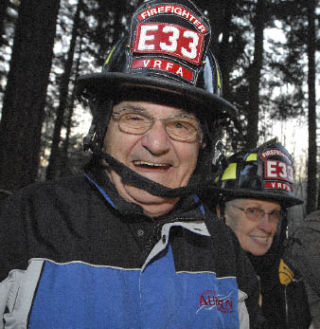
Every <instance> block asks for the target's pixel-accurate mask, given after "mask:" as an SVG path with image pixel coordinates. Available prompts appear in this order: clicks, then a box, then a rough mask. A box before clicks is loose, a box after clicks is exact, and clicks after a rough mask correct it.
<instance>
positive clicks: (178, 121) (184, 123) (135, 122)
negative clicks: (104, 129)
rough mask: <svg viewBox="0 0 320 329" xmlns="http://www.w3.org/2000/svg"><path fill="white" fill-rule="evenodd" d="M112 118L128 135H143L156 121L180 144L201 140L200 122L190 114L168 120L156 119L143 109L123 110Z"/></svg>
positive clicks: (182, 114) (179, 115)
mask: <svg viewBox="0 0 320 329" xmlns="http://www.w3.org/2000/svg"><path fill="white" fill-rule="evenodd" d="M112 118H113V119H114V120H116V121H118V124H119V129H120V130H121V131H123V132H125V133H127V134H133V135H143V134H145V133H146V132H147V131H149V130H150V129H151V128H152V126H153V125H154V123H155V122H156V120H160V121H162V124H163V126H164V129H165V131H166V133H167V134H168V136H169V137H170V138H172V139H174V140H177V141H180V142H187V143H193V142H196V141H200V140H201V136H202V134H201V129H200V124H199V121H198V120H197V119H196V118H195V117H194V116H192V115H190V114H188V113H181V114H178V115H176V116H174V117H171V118H167V119H156V118H154V117H152V116H151V115H149V114H148V113H146V112H144V110H143V109H139V108H138V109H122V110H120V111H119V112H113V113H112Z"/></svg>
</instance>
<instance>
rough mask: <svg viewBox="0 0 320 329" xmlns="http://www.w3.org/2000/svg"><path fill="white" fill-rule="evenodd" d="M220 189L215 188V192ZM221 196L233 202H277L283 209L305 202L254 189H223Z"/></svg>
mask: <svg viewBox="0 0 320 329" xmlns="http://www.w3.org/2000/svg"><path fill="white" fill-rule="evenodd" d="M216 189H218V190H219V188H215V190H216ZM220 194H221V195H223V199H224V200H225V201H228V200H232V199H247V198H250V199H259V200H266V201H276V202H279V203H280V204H281V205H282V206H283V207H285V208H290V207H293V206H297V205H301V204H303V201H302V200H301V199H299V198H295V197H291V196H287V195H284V194H281V193H276V192H266V191H254V190H252V189H245V188H241V189H237V190H234V189H228V188H223V189H220Z"/></svg>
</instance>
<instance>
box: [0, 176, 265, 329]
mask: <svg viewBox="0 0 320 329" xmlns="http://www.w3.org/2000/svg"><path fill="white" fill-rule="evenodd" d="M96 182H99V184H97V183H96ZM101 183H102V182H101V181H100V179H99V177H96V176H95V177H94V178H93V177H92V176H91V177H88V178H85V177H79V178H69V179H63V180H60V181H57V182H46V183H39V184H34V185H31V186H29V187H27V188H25V189H23V190H21V191H19V192H18V193H17V194H16V195H13V196H11V197H9V198H8V199H7V200H5V201H4V202H3V204H2V205H1V214H0V225H1V230H0V249H1V257H0V281H2V280H5V278H6V277H7V276H8V273H9V271H10V270H19V271H18V272H17V271H13V272H11V274H10V275H9V279H6V280H5V281H3V282H6V284H8V282H11V281H10V280H13V279H12V277H13V276H14V277H18V278H19V280H20V281H19V282H20V283H21V282H23V280H22V279H21V278H20V275H22V273H24V272H21V271H20V270H25V269H27V268H28V269H29V267H30V266H31V265H34V264H33V263H32V260H35V261H36V263H37V262H38V263H39V260H41V264H40V265H39V264H38V263H37V264H36V266H38V265H39V266H40V267H39V271H40V272H39V274H38V277H37V280H36V281H35V282H34V292H33V294H32V296H31V297H32V298H31V300H30V310H29V313H28V314H29V315H28V317H27V318H28V320H25V321H29V322H31V323H41V316H40V315H39V316H40V318H39V316H38V317H37V314H38V313H39V314H43V313H44V312H43V309H41V308H39V311H38V313H37V308H36V307H37V305H43V303H47V302H48V300H49V299H50V298H51V299H52V300H54V296H52V295H51V296H50V298H48V296H47V297H45V296H46V294H45V293H44V292H45V291H47V290H45V289H49V288H48V287H47V286H46V287H47V288H44V287H42V285H44V280H45V279H44V278H46V280H49V279H50V277H49V278H47V277H46V271H47V272H48V269H49V268H51V267H54V266H55V265H57V264H58V265H59V264H60V265H64V264H70V265H71V267H72V266H76V265H74V264H75V263H76V264H77V265H78V263H80V264H89V265H90V267H93V268H100V267H103V268H104V267H106V266H107V267H108V268H114V269H124V270H125V273H127V271H133V270H136V269H141V271H145V269H146V268H148V267H149V266H153V264H156V263H157V262H158V261H160V260H161V259H165V258H163V257H165V255H166V254H167V253H168V252H169V251H170V250H172V254H173V258H174V266H175V272H176V273H189V272H190V273H206V272H209V273H214V276H215V277H216V278H217V279H218V281H217V282H226V283H227V284H229V283H228V282H229V281H230V280H231V281H230V282H232V280H233V279H232V278H235V279H236V281H233V282H235V284H236V286H238V289H240V290H241V291H243V292H245V293H246V294H247V295H248V298H247V300H246V301H245V302H246V306H247V309H248V312H249V315H250V323H251V324H250V328H264V320H263V318H262V317H261V316H260V311H259V309H258V308H257V297H258V296H257V291H258V290H257V282H256V278H255V275H254V273H253V271H252V268H251V265H250V263H249V261H248V260H247V258H246V257H245V255H244V253H243V251H242V250H241V248H240V247H239V244H238V241H237V239H236V237H235V236H234V234H233V233H232V232H231V231H230V229H228V228H227V227H226V226H225V225H224V224H223V223H222V222H221V221H220V220H218V219H216V218H215V217H214V216H213V215H212V214H210V213H209V212H208V210H207V209H205V208H204V206H203V205H202V204H201V203H200V201H199V199H198V198H197V197H196V196H190V197H187V198H184V199H182V200H180V202H179V203H178V205H177V207H176V208H175V210H174V211H172V212H171V213H170V214H168V215H166V216H163V217H162V218H157V219H156V220H151V219H150V218H148V217H146V216H144V215H143V212H142V209H141V208H140V207H139V206H137V205H134V204H130V203H127V202H125V201H124V200H123V199H121V198H120V197H119V195H118V194H117V192H116V190H115V189H114V187H113V185H112V184H111V183H110V182H108V181H106V182H103V185H102V184H101ZM204 222H205V226H204V227H203V226H202V227H201V225H202V224H201V223H204ZM199 225H200V226H199ZM166 227H169V228H170V232H169V231H168V234H167V235H166V234H164V233H163V232H164V231H165V228H166ZM206 228H207V229H208V231H209V232H210V234H211V236H210V235H209V233H208V234H205V233H204V232H200V231H201V230H203V229H204V231H205V230H206ZM197 231H199V234H197ZM169 233H170V234H169ZM161 241H162V242H163V244H164V245H165V246H167V249H164V250H163V251H159V253H158V254H157V253H155V251H154V250H155V249H157V248H156V246H157V245H160V244H161ZM169 246H170V247H169ZM153 253H154V256H153V258H152V257H151V256H150V255H152V254H153ZM148 259H149V260H148ZM28 264H29V267H28ZM160 268H161V267H160ZM52 271H53V272H52ZM55 271H56V269H51V272H50V273H55ZM27 272H28V271H27ZM27 272H26V273H27ZM64 275H65V274H63V277H64ZM76 278H77V275H76V276H75V278H73V279H72V280H74V279H76ZM229 278H230V279H229ZM222 279H223V280H222ZM201 280H202V279H201V278H200V281H201ZM13 281H14V280H13ZM200 281H199V283H200ZM20 283H19V284H20ZM72 283H73V281H71V284H72ZM6 284H5V285H4V291H5V288H6ZM10 284H11V283H10ZM75 284H76V283H75ZM79 284H81V285H83V284H84V285H86V282H85V281H84V282H82V283H81V282H80V283H79ZM231 284H232V285H233V284H234V283H231ZM69 285H70V282H69ZM15 286H16V282H14V285H13V287H15ZM49 287H51V288H52V285H49ZM121 287H122V286H121ZM221 287H223V285H222V286H221ZM2 288H3V287H2ZM0 289H1V287H0ZM8 289H9V290H10V291H11V292H10V294H11V293H12V289H13V288H12V286H11V285H10V286H9V288H8ZM66 289H67V287H64V288H63V289H62V290H61V291H62V292H61V293H63V292H64V291H66ZM74 290H75V289H72V290H71V292H70V293H73V292H74ZM78 290H79V289H78ZM129 290H130V289H129V288H128V291H129ZM53 291H56V290H53ZM173 291H175V290H173ZM51 292H52V291H51ZM170 293H171V294H172V292H170ZM19 294H20V295H19ZM41 294H42V295H41ZM43 294H44V295H43ZM119 294H120V295H121V296H123V294H124V292H122V293H120V292H118V294H117V296H120V295H119ZM210 294H211V295H210ZM21 295H22V293H21V291H20V293H19V287H18V288H17V296H19V297H20V296H21ZM17 296H16V297H17ZM41 296H42V297H41ZM43 296H44V297H43ZM214 296H217V295H216V292H215V291H211V292H210V291H209V292H208V291H203V292H202V294H201V297H200V302H199V303H200V306H201V307H200V308H199V309H202V308H204V309H206V306H208V309H209V308H210V307H209V306H210V305H211V304H210V305H207V304H206V303H207V302H208V301H209V302H210V303H216V302H217V300H216V301H213V298H214ZM219 296H220V297H215V298H218V300H219V301H221V303H223V302H222V300H223V298H222V299H221V295H219ZM60 297H61V296H60ZM80 297H81V296H80ZM80 297H79V296H78V297H77V298H80ZM1 298H4V295H3V296H1V297H0V304H1ZM41 298H43V299H42V300H41ZM201 298H202V299H201ZM210 298H211V299H210ZM219 298H220V299H219ZM38 300H39V301H40V300H41V303H40V302H39V303H37V301H38ZM62 301H63V303H64V302H66V303H67V301H66V296H64V297H63V299H62ZM234 302H237V301H234ZM201 303H202V305H201ZM60 304H61V303H60ZM60 304H59V305H60ZM55 305H56V307H58V304H55ZM67 305H69V304H67ZM77 305H78V303H72V304H70V305H69V307H71V308H73V307H76V306H77ZM79 305H81V302H80V301H79ZM230 305H232V303H231V304H230V303H229V304H228V305H227V307H229V306H230ZM198 306H199V305H198ZM211 306H212V305H211ZM218 306H219V308H220V311H219V312H220V313H221V314H225V315H224V316H227V315H226V313H227V311H230V310H229V309H227V308H224V306H223V304H219V303H218V304H215V307H216V308H218ZM11 307H13V306H12V305H11V304H10V303H9V304H8V305H7V306H6V310H4V317H7V318H8V319H10V317H14V314H15V313H14V312H15V309H14V307H13V308H12V309H11ZM41 307H42V306H41ZM48 307H49V306H48ZM40 309H41V312H40ZM0 311H1V310H0ZM63 311H65V309H63V310H62V311H60V313H59V312H58V308H57V312H58V313H57V315H58V314H59V321H62V320H61V319H63V317H62V315H61V314H62V313H63ZM172 311H174V310H172ZM185 311H186V312H187V308H186V310H185ZM238 311H239V310H238ZM238 311H237V312H238ZM151 312H152V311H151ZM69 313H70V312H67V313H66V314H67V315H68V314H69ZM220 313H219V314H220ZM112 314H116V313H112ZM136 314H137V311H134V312H133V314H132V318H133V315H135V316H136ZM47 315H48V316H49V315H54V310H53V309H51V311H50V312H49V313H48V314H47ZM154 315H155V316H156V315H157V313H154ZM160 315H161V313H159V316H160ZM180 316H182V317H183V318H187V316H189V314H188V312H187V313H186V314H185V315H183V314H182V315H180ZM160 318H162V317H160ZM0 319H1V318H0ZM149 320H150V319H149ZM4 321H5V320H4ZM37 321H40V322H37ZM44 321H45V320H44ZM52 321H53V322H52V323H54V322H55V321H57V318H54V317H53V319H52ZM83 321H84V320H83ZM90 321H92V319H90ZM29 324H30V323H29ZM172 325H174V324H173V322H172ZM118 326H119V328H121V325H120V324H118ZM0 328H1V321H0ZM30 328H33V327H32V326H30ZM34 328H37V326H36V325H34ZM72 328H73V327H72ZM123 328H124V327H123ZM170 328H171V327H170ZM42 329H44V328H42ZM219 329H220V328H219ZM230 329H231V328H230Z"/></svg>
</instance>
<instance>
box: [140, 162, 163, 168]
mask: <svg viewBox="0 0 320 329" xmlns="http://www.w3.org/2000/svg"><path fill="white" fill-rule="evenodd" d="M134 165H135V166H148V167H154V168H159V167H169V165H168V164H165V163H152V162H146V161H134Z"/></svg>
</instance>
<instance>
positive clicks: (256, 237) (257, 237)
mask: <svg viewBox="0 0 320 329" xmlns="http://www.w3.org/2000/svg"><path fill="white" fill-rule="evenodd" d="M253 238H254V239H256V240H259V241H263V242H267V241H268V237H264V238H263V237H259V236H253Z"/></svg>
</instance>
